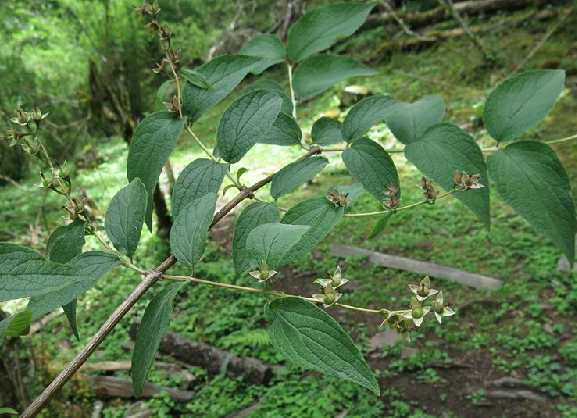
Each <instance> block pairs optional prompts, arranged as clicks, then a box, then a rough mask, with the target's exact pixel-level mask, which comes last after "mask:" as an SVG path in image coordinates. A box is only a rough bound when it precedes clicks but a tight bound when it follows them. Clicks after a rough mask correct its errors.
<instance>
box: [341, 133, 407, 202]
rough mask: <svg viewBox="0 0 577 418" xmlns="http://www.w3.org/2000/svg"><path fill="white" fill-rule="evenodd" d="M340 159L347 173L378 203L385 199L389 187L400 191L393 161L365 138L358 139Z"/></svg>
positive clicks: (374, 143) (378, 146) (381, 149)
mask: <svg viewBox="0 0 577 418" xmlns="http://www.w3.org/2000/svg"><path fill="white" fill-rule="evenodd" d="M342 158H343V161H344V162H345V166H346V167H347V170H349V173H351V175H352V176H353V177H354V178H355V180H357V181H358V182H359V183H361V184H362V185H363V187H364V188H365V190H366V191H368V192H369V193H370V194H372V195H373V196H374V197H375V199H377V200H378V201H379V202H382V201H383V200H384V199H385V198H386V194H385V192H386V191H387V190H388V187H389V186H393V185H394V186H396V187H398V188H399V189H400V186H399V175H398V173H397V169H396V168H395V164H394V163H393V160H392V159H391V157H390V156H389V154H388V153H387V152H386V151H385V150H384V149H383V147H382V146H380V145H379V144H377V143H376V142H374V141H372V140H370V139H367V138H361V139H358V140H356V141H355V142H353V145H352V146H351V147H350V148H347V149H346V150H345V152H343V155H342ZM398 196H400V192H399V193H398Z"/></svg>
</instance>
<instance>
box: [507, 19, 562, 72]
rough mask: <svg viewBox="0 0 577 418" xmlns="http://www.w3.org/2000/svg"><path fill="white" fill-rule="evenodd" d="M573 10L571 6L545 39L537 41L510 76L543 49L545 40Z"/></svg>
mask: <svg viewBox="0 0 577 418" xmlns="http://www.w3.org/2000/svg"><path fill="white" fill-rule="evenodd" d="M572 11H573V8H570V9H569V11H568V12H567V13H566V14H564V15H563V16H561V18H560V19H559V20H558V21H557V22H556V23H555V24H554V25H553V26H551V29H549V30H548V31H547V33H546V34H545V36H543V39H541V40H540V41H539V42H538V43H537V45H535V47H534V48H533V49H532V50H531V52H529V54H528V55H527V56H526V57H525V59H524V60H523V61H521V62H520V63H519V65H517V66H516V67H515V69H514V70H513V72H512V73H511V75H510V77H511V76H514V75H515V74H517V73H518V72H519V71H520V70H521V69H522V68H523V67H524V66H525V65H527V63H528V62H529V60H530V59H531V58H533V55H535V54H536V53H537V51H539V49H541V47H542V46H543V45H544V44H545V42H547V40H548V39H549V38H550V37H551V35H553V33H554V32H555V31H556V30H557V29H558V28H559V27H560V26H561V24H562V23H563V22H564V21H565V19H567V17H569V15H570V14H571V12H572Z"/></svg>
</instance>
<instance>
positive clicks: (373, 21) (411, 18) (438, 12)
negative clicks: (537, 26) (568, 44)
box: [362, 0, 551, 30]
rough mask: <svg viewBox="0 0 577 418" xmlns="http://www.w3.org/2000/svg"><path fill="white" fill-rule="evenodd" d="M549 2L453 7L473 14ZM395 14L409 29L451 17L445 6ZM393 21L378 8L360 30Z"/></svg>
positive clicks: (507, 0) (506, 0)
mask: <svg viewBox="0 0 577 418" xmlns="http://www.w3.org/2000/svg"><path fill="white" fill-rule="evenodd" d="M550 3H551V2H550V1H546V0H476V1H463V2H459V3H455V9H456V10H457V11H458V12H459V13H461V14H464V15H468V16H475V15H480V14H489V13H495V12H498V11H500V10H507V11H514V10H520V9H524V8H527V7H535V6H540V5H545V4H550ZM396 14H397V16H398V17H399V18H401V19H402V20H403V21H405V23H407V24H409V25H410V27H411V29H418V28H423V27H425V26H429V25H432V24H435V23H438V22H441V21H443V20H445V19H449V18H450V17H451V13H450V12H449V11H448V10H447V9H446V8H445V7H436V8H434V9H431V10H428V11H426V12H417V13H415V12H409V13H406V12H402V11H396ZM394 22H395V17H394V16H393V15H392V14H391V13H389V12H387V11H386V10H383V9H380V10H379V11H378V12H376V13H373V14H371V15H370V16H369V17H368V19H367V22H366V23H365V24H364V25H363V27H362V30H367V29H374V28H376V27H378V26H382V25H387V24H390V23H394Z"/></svg>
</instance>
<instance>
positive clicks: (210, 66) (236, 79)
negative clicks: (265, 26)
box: [182, 55, 261, 123]
mask: <svg viewBox="0 0 577 418" xmlns="http://www.w3.org/2000/svg"><path fill="white" fill-rule="evenodd" d="M260 61H261V59H260V58H256V57H249V56H246V55H221V56H220V57H216V58H215V59H213V60H211V61H209V62H207V63H206V64H203V65H201V66H200V67H198V68H196V70H195V71H196V72H197V73H199V74H200V75H202V76H203V77H204V79H205V80H206V81H207V83H208V84H210V86H211V88H209V89H204V88H201V87H198V86H195V85H193V84H191V83H188V82H187V83H185V84H184V86H183V88H182V110H183V113H184V114H185V115H186V116H187V117H188V122H189V123H194V122H196V121H197V120H198V119H200V117H201V116H202V115H203V114H204V113H205V112H206V111H207V110H209V109H211V108H212V107H213V106H215V105H216V104H218V103H219V102H220V101H221V100H222V99H224V98H225V97H226V96H228V95H229V94H230V92H231V91H233V90H234V88H235V87H236V86H237V85H238V83H240V82H241V81H242V79H243V78H244V77H245V76H246V75H247V74H248V73H249V72H250V71H251V70H252V69H253V68H255V67H256V65H257V64H259V63H260Z"/></svg>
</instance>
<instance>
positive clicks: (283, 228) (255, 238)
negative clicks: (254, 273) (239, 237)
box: [246, 223, 309, 269]
mask: <svg viewBox="0 0 577 418" xmlns="http://www.w3.org/2000/svg"><path fill="white" fill-rule="evenodd" d="M308 229H309V227H307V226H297V225H285V224H281V223H267V224H262V225H259V226H257V227H256V228H254V229H253V230H252V231H250V233H249V234H248V237H247V239H246V254H247V258H248V260H249V266H251V267H253V268H256V267H258V266H259V265H260V264H261V262H262V261H263V260H264V261H266V263H267V264H268V266H269V267H270V268H271V269H276V268H278V267H280V266H284V265H286V264H287V263H288V261H287V260H286V255H287V254H288V252H289V251H290V249H291V248H292V247H293V246H294V245H295V244H296V243H297V242H299V240H300V239H301V237H302V236H303V234H304V233H305V232H306V231H307V230H308Z"/></svg>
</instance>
